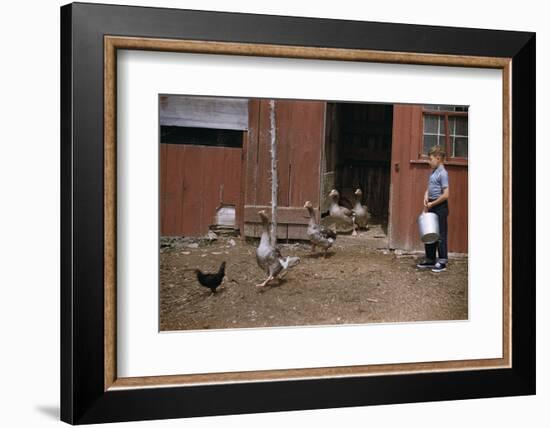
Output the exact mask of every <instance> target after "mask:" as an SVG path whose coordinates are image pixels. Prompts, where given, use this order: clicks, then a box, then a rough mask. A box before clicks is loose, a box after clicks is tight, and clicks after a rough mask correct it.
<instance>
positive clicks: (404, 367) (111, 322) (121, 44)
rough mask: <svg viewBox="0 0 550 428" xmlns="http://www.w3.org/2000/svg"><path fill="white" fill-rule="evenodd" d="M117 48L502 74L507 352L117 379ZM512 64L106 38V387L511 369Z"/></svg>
mask: <svg viewBox="0 0 550 428" xmlns="http://www.w3.org/2000/svg"><path fill="white" fill-rule="evenodd" d="M117 49H131V50H148V51H168V52H182V53H203V54H218V55H246V56H262V57H282V58H298V59H324V60H340V61H362V62H379V63H397V64H417V65H443V66H456V67H477V68H494V69H501V70H502V82H503V85H502V91H503V109H502V115H503V116H502V119H503V135H502V139H503V323H502V334H503V342H502V343H503V349H502V355H503V356H502V358H493V359H475V360H458V361H432V362H422V363H401V364H377V365H358V366H343V367H323V368H305V369H282V370H262V371H245V372H228V373H204V374H187V375H170V376H147V377H128V378H119V377H117V367H116V361H117V359H116V297H117V296H116V220H117V219H116V177H117V171H116V163H117V162H116V128H117V127H116V123H117V119H116V79H117V75H116V66H117V57H116V53H117ZM511 65H512V60H511V58H497V57H478V56H460V55H439V54H419V53H406V52H383V51H370V50H361V49H337V48H321V47H303V46H283V45H268V44H252V43H233V42H212V41H196V40H171V39H155V38H139V37H119V36H105V37H104V215H105V217H104V230H105V232H104V234H105V235H104V242H105V243H104V322H105V325H104V328H105V331H104V389H105V391H107V390H110V389H122V388H139V387H162V386H175V385H180V386H191V385H198V384H217V383H235V382H260V381H272V380H297V379H310V378H335V377H358V376H368V375H383V374H386V375H391V374H404V373H419V372H442V371H457V370H472V369H476V370H479V369H496V368H507V367H511V361H512V355H511V339H512V312H511V292H512V290H511V287H512V283H511V278H512V266H511V262H512V259H511V251H512V230H511V228H512V223H511V220H512V216H511V215H512V206H511V192H512V168H511V167H512V165H511V123H512V122H511V115H512V110H511V77H512V76H511V72H512V71H511V69H512V67H511Z"/></svg>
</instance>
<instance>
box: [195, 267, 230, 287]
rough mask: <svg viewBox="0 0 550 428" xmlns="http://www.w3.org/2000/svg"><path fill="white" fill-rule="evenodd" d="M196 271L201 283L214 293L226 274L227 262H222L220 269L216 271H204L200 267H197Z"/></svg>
mask: <svg viewBox="0 0 550 428" xmlns="http://www.w3.org/2000/svg"><path fill="white" fill-rule="evenodd" d="M195 273H196V274H197V279H198V281H199V283H200V285H202V286H203V287H206V288H210V291H212V294H214V293H215V292H216V288H218V287H219V285H220V284H221V283H222V281H223V277H224V276H225V262H222V264H221V266H220V269H219V270H218V271H217V272H216V273H203V272H201V271H200V270H199V269H195Z"/></svg>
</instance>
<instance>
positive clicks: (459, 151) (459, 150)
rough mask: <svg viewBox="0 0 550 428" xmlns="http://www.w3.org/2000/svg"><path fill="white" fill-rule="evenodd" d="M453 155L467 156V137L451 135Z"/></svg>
mask: <svg viewBox="0 0 550 428" xmlns="http://www.w3.org/2000/svg"><path fill="white" fill-rule="evenodd" d="M453 156H455V157H458V158H467V157H468V137H453Z"/></svg>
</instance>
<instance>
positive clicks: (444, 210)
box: [424, 201, 449, 264]
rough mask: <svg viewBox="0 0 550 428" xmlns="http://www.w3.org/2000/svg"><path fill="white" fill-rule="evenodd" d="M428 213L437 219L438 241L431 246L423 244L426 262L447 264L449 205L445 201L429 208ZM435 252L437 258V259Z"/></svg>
mask: <svg viewBox="0 0 550 428" xmlns="http://www.w3.org/2000/svg"><path fill="white" fill-rule="evenodd" d="M430 202H431V201H430ZM428 212H431V213H435V214H437V218H438V219H439V240H438V241H437V242H434V243H433V244H424V247H425V251H426V260H427V261H429V262H434V263H435V262H436V261H438V262H439V263H444V264H447V262H448V261H449V260H448V258H447V217H448V216H449V204H448V203H447V201H445V202H443V203H441V204H439V205H436V206H434V207H432V208H430V209H429V210H428ZM436 251H437V255H438V256H439V258H437V259H436Z"/></svg>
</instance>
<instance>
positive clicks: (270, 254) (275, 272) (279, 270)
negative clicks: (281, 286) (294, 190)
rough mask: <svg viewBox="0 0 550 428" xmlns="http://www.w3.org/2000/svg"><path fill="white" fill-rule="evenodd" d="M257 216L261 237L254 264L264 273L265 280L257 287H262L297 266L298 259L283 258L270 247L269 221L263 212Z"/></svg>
mask: <svg viewBox="0 0 550 428" xmlns="http://www.w3.org/2000/svg"><path fill="white" fill-rule="evenodd" d="M258 215H259V216H260V219H261V221H262V227H263V231H262V236H261V238H260V245H259V246H258V248H256V262H257V263H258V266H259V267H260V268H261V269H262V270H264V271H265V273H266V274H267V278H266V280H265V281H264V282H262V283H261V284H257V285H256V286H257V287H264V286H265V285H266V284H268V283H269V282H270V281H272V280H274V279H275V278H277V277H281V276H282V275H284V274H285V273H286V271H287V270H288V269H290V268H291V267H293V266H295V265H297V264H298V263H299V262H300V258H299V257H290V256H287V257H283V256H282V255H281V252H280V251H279V249H278V248H276V247H274V246H273V245H271V242H270V239H269V220H268V218H267V214H266V212H265V211H263V210H262V211H259V212H258Z"/></svg>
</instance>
